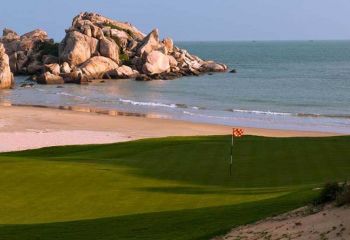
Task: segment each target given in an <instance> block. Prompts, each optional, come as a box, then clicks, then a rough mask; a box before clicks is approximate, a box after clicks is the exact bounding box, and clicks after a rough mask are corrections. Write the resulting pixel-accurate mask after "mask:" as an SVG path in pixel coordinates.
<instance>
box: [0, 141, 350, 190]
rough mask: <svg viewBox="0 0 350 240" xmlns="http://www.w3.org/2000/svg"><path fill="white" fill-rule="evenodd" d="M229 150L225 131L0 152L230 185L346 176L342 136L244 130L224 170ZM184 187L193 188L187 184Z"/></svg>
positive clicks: (349, 165)
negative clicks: (222, 133)
mask: <svg viewBox="0 0 350 240" xmlns="http://www.w3.org/2000/svg"><path fill="white" fill-rule="evenodd" d="M229 154H230V136H210V137H169V138H161V139H146V140H138V141H133V142H125V143H118V144H106V145H87V146H66V147H52V148H44V149H39V150H31V151H23V152H17V153H7V154H0V157H2V156H4V157H5V156H9V157H14V158H29V157H30V158H33V159H38V160H45V161H69V162H76V163H80V162H84V163H86V162H88V163H96V164H101V166H103V165H104V166H107V165H112V166H113V165H114V166H121V167H128V168H129V171H128V173H129V174H133V175H137V176H141V177H146V178H154V179H160V180H172V181H178V182H182V183H186V184H194V185H202V186H209V185H211V186H218V187H233V188H254V187H255V188H258V187H285V186H296V185H305V184H322V183H324V182H327V181H330V180H337V179H339V180H342V179H346V178H348V177H349V172H350V162H349V161H348V160H347V159H349V158H350V137H348V136H343V137H322V138H267V137H256V136H246V137H244V138H240V139H237V140H236V145H235V149H234V156H233V159H234V161H233V173H232V176H229V164H228V162H229ZM102 168H103V169H106V168H104V167H102ZM150 190H152V189H150ZM154 191H158V190H157V189H154ZM159 191H162V190H161V189H159ZM170 191H171V190H170ZM174 191H177V190H176V189H175V190H174ZM188 191H194V192H196V190H191V189H189V190H188ZM198 191H199V192H200V190H198Z"/></svg>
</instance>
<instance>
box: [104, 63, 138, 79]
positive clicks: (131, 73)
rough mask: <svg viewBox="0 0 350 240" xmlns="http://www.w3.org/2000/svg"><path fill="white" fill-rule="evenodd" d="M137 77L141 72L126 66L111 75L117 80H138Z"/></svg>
mask: <svg viewBox="0 0 350 240" xmlns="http://www.w3.org/2000/svg"><path fill="white" fill-rule="evenodd" d="M137 76H139V72H138V71H137V70H134V69H132V68H131V67H129V66H126V65H122V66H120V67H119V68H117V69H115V70H114V71H112V72H111V73H110V77H112V78H117V79H120V78H126V79H128V78H136V77H137Z"/></svg>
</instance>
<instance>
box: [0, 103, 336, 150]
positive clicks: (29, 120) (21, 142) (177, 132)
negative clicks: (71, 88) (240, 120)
mask: <svg viewBox="0 0 350 240" xmlns="http://www.w3.org/2000/svg"><path fill="white" fill-rule="evenodd" d="M89 111H90V112H89ZM96 112H99V113H96ZM121 115H122V114H120V113H117V112H115V111H96V110H92V109H87V108H70V110H60V109H53V108H40V107H25V106H1V107H0V151H1V152H6V151H18V150H25V149H33V148H41V147H47V146H60V145H76V144H102V143H112V142H122V141H130V140H135V139H142V138H156V137H167V136H200V135H224V134H230V133H231V129H232V127H235V126H222V125H213V124H201V123H192V122H184V121H177V120H169V119H159V118H153V117H137V116H121ZM244 130H245V134H248V135H258V136H269V137H296V136H331V135H337V134H332V133H322V132H302V131H286V130H271V129H259V128H245V127H244Z"/></svg>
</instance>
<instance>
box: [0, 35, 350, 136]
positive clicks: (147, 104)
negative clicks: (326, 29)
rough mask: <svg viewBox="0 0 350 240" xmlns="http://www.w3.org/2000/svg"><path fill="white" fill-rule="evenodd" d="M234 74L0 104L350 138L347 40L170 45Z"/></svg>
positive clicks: (43, 90) (30, 96)
mask: <svg viewBox="0 0 350 240" xmlns="http://www.w3.org/2000/svg"><path fill="white" fill-rule="evenodd" d="M177 45H178V46H179V47H182V48H185V49H187V50H188V51H189V52H190V53H193V54H196V55H198V56H200V57H201V58H203V59H212V60H215V61H218V62H222V63H225V64H227V65H228V66H229V68H230V69H236V70H237V73H229V72H228V73H216V74H212V75H209V74H206V75H202V76H199V77H184V78H180V79H176V80H169V81H163V80H157V81H150V82H138V81H134V80H106V81H105V82H103V83H93V84H89V85H68V84H66V85H62V86H60V87H57V86H50V85H34V86H33V87H32V88H25V87H20V84H21V83H22V82H24V81H26V78H27V77H21V76H18V77H16V82H17V83H18V84H17V85H16V87H15V89H13V90H5V91H1V92H0V102H7V103H8V102H10V103H12V104H24V105H45V106H53V107H58V106H83V107H93V108H102V109H114V110H119V111H122V112H128V113H140V114H147V115H148V116H151V117H160V118H170V119H178V120H187V121H193V122H206V123H215V124H224V125H232V126H242V127H259V128H269V129H288V130H308V131H324V132H337V133H347V134H350V41H251V42H178V43H177Z"/></svg>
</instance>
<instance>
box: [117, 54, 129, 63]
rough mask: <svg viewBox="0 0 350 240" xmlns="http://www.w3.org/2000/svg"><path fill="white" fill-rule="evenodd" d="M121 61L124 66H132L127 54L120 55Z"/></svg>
mask: <svg viewBox="0 0 350 240" xmlns="http://www.w3.org/2000/svg"><path fill="white" fill-rule="evenodd" d="M119 60H120V62H121V63H122V64H123V65H127V66H130V65H131V60H130V58H129V56H128V54H126V53H120V54H119Z"/></svg>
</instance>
